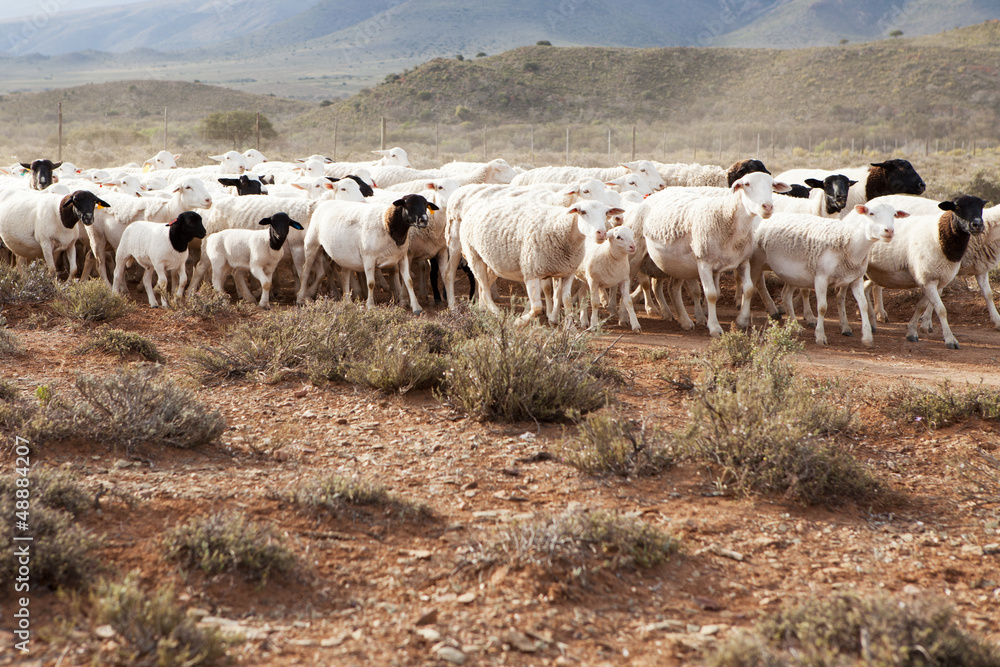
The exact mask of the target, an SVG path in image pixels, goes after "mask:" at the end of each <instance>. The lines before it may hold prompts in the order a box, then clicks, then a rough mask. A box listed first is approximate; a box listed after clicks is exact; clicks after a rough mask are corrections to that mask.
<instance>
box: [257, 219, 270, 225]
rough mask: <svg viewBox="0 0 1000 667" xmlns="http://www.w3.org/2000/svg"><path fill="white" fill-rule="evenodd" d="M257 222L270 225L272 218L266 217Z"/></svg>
mask: <svg viewBox="0 0 1000 667" xmlns="http://www.w3.org/2000/svg"><path fill="white" fill-rule="evenodd" d="M257 224H258V225H269V224H271V218H264V219H263V220H261V221H260V222H258V223H257Z"/></svg>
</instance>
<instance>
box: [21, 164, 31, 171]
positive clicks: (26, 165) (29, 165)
mask: <svg viewBox="0 0 1000 667" xmlns="http://www.w3.org/2000/svg"><path fill="white" fill-rule="evenodd" d="M20 164H21V166H22V167H24V168H25V169H31V163H30V162H21V163H20Z"/></svg>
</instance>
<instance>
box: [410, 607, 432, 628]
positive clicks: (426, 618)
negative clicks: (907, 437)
mask: <svg viewBox="0 0 1000 667" xmlns="http://www.w3.org/2000/svg"><path fill="white" fill-rule="evenodd" d="M437 620H438V610H437V609H426V610H424V612H423V613H422V614H420V618H418V619H417V622H416V623H414V625H417V626H421V625H433V624H435V623H437Z"/></svg>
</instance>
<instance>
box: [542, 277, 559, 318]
mask: <svg viewBox="0 0 1000 667" xmlns="http://www.w3.org/2000/svg"><path fill="white" fill-rule="evenodd" d="M541 285H542V296H543V297H544V298H545V316H546V317H548V318H549V322H550V323H552V324H555V323H556V317H555V315H554V314H553V306H552V304H553V302H554V301H555V298H554V297H553V295H552V289H553V288H552V279H550V278H543V279H542V282H541Z"/></svg>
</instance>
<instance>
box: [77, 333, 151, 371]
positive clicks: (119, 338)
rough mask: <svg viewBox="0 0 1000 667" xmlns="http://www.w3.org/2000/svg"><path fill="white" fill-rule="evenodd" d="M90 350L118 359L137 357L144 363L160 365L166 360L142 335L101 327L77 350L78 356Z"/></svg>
mask: <svg viewBox="0 0 1000 667" xmlns="http://www.w3.org/2000/svg"><path fill="white" fill-rule="evenodd" d="M91 350H99V351H101V352H104V353H105V354H111V355H114V356H116V357H118V358H119V359H127V358H128V357H130V356H138V357H140V358H142V359H145V360H146V361H152V362H154V363H158V364H162V363H166V361H167V359H166V357H164V356H163V355H162V354H161V353H160V351H159V350H158V349H157V348H156V344H154V343H153V341H151V340H149V339H148V338H146V337H145V336H143V335H140V334H137V333H135V332H133V331H122V330H121V329H112V328H110V327H107V326H102V327H100V328H99V329H97V331H96V332H95V333H94V337H93V339H91V341H90V342H89V343H87V344H85V345H83V346H81V347H80V348H79V350H78V352H79V353H80V354H86V353H88V352H90V351H91Z"/></svg>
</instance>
